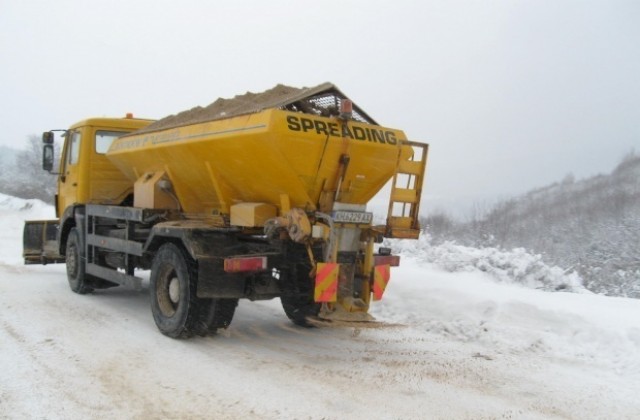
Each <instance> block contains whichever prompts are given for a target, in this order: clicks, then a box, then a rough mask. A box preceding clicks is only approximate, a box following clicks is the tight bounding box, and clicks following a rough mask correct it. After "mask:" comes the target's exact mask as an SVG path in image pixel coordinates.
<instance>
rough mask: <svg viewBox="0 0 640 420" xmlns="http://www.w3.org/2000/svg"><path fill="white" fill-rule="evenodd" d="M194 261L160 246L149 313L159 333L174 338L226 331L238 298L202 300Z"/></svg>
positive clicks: (176, 249)
mask: <svg viewBox="0 0 640 420" xmlns="http://www.w3.org/2000/svg"><path fill="white" fill-rule="evenodd" d="M197 281H198V273H197V269H196V266H195V262H194V261H193V260H192V259H191V257H190V256H189V255H188V254H187V253H186V251H184V250H183V249H182V248H180V247H179V246H177V245H175V244H172V243H168V244H164V245H162V246H161V247H160V249H159V250H158V252H157V253H156V255H155V257H154V258H153V263H152V264H151V281H150V285H149V293H150V295H151V312H152V313H153V319H154V321H155V322H156V325H157V326H158V329H159V330H160V332H162V333H163V334H164V335H167V336H169V337H173V338H188V337H191V336H193V335H202V336H204V335H207V334H213V333H215V332H216V331H217V330H218V328H227V327H228V326H229V324H230V323H231V320H232V319H233V315H234V313H235V309H236V306H237V305H238V299H202V298H198V297H197V295H196V287H197Z"/></svg>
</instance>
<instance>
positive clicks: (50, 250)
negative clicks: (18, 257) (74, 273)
mask: <svg viewBox="0 0 640 420" xmlns="http://www.w3.org/2000/svg"><path fill="white" fill-rule="evenodd" d="M58 230H59V224H58V220H30V221H26V222H25V225H24V232H23V236H22V256H23V258H24V263H25V264H55V263H63V262H64V261H65V259H64V257H63V256H62V255H60V253H59V251H58V241H57V237H58Z"/></svg>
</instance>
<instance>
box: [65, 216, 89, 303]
mask: <svg viewBox="0 0 640 420" xmlns="http://www.w3.org/2000/svg"><path fill="white" fill-rule="evenodd" d="M65 260H66V265H67V280H68V281H69V288H71V291H73V292H74V293H78V294H80V295H84V294H87V293H91V292H93V287H91V286H90V283H91V280H90V279H89V278H88V277H89V276H88V275H87V274H86V273H85V264H84V262H83V260H82V245H81V242H80V234H79V233H78V229H77V228H75V227H73V228H71V230H70V231H69V236H68V237H67V248H66V252H65Z"/></svg>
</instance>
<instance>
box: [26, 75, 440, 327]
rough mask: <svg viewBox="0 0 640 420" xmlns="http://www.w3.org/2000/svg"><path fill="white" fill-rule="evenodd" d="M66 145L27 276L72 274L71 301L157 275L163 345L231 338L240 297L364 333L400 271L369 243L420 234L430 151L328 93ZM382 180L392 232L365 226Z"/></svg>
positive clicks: (303, 319)
mask: <svg viewBox="0 0 640 420" xmlns="http://www.w3.org/2000/svg"><path fill="white" fill-rule="evenodd" d="M63 133H64V138H65V145H64V148H63V152H62V157H61V159H60V169H59V170H58V172H57V173H58V196H57V200H56V212H57V214H56V215H57V217H58V219H57V220H54V221H31V222H28V223H27V225H26V226H25V233H24V258H25V263H27V264H47V263H55V262H61V261H64V262H66V266H67V275H68V280H69V284H70V287H71V289H72V290H73V291H74V292H76V293H80V294H83V293H88V292H91V291H93V290H95V289H100V288H106V287H112V286H117V285H124V286H129V287H133V288H136V289H140V288H141V283H142V279H141V278H140V277H139V276H138V275H137V274H136V272H135V270H137V269H142V270H145V269H146V270H148V269H150V270H151V274H150V284H149V289H150V294H151V307H152V313H153V316H154V319H155V322H156V325H157V326H158V328H159V329H160V331H161V332H162V333H163V334H165V335H168V336H171V337H188V336H191V335H194V334H199V335H203V334H206V333H209V332H215V331H216V330H217V329H218V328H226V327H227V326H228V325H229V323H230V322H231V319H232V318H233V314H234V311H235V307H236V305H237V302H238V299H249V300H263V299H272V298H280V300H281V302H282V306H283V309H284V312H285V313H286V315H287V316H288V317H289V318H290V319H291V320H292V321H293V322H294V323H296V324H298V325H301V326H312V325H317V324H318V322H321V323H322V324H331V323H332V322H335V323H336V324H338V325H345V324H352V325H358V324H361V323H367V322H371V321H373V318H372V317H371V315H369V313H368V311H369V307H370V303H371V301H372V300H379V299H381V298H382V296H383V293H384V290H385V287H386V285H387V283H388V281H389V279H390V267H392V266H397V265H398V264H399V256H396V255H392V254H391V250H390V249H387V248H383V247H378V248H377V249H376V246H375V244H379V243H381V242H382V239H383V238H384V237H387V238H405V239H417V238H418V235H419V233H420V226H419V224H418V211H419V205H420V194H421V191H422V185H423V180H424V173H425V166H426V160H427V153H428V145H427V144H424V143H419V142H413V141H409V140H407V138H406V136H405V134H404V133H403V132H402V131H400V130H396V129H391V128H386V127H383V126H380V125H378V124H377V123H376V121H375V120H373V119H372V118H371V117H370V116H369V115H367V114H366V113H365V112H364V111H363V110H362V109H360V108H359V107H358V106H357V105H356V104H354V103H353V102H352V101H351V100H350V99H349V98H347V96H346V95H344V94H343V93H342V92H341V91H340V90H339V89H338V88H337V87H335V86H334V85H332V84H330V83H325V84H322V85H320V86H317V87H314V88H302V89H298V88H292V87H288V86H283V85H278V86H276V87H275V88H273V89H271V90H268V91H266V92H262V93H258V94H254V93H247V94H245V95H239V96H236V97H235V98H232V99H218V100H217V101H216V102H214V103H212V104H211V105H209V106H208V107H205V108H200V107H197V108H194V109H191V110H189V111H185V112H182V113H179V114H176V115H172V116H169V117H167V118H164V119H161V120H158V121H155V122H154V121H150V120H140V119H135V118H133V117H132V116H130V115H129V116H127V118H113V119H106V118H94V119H88V120H84V121H81V122H80V123H78V124H75V125H74V126H72V127H71V128H70V129H68V130H65V131H63ZM53 136H54V135H53V132H46V133H44V135H43V141H44V143H45V144H44V154H43V166H44V167H45V169H47V170H49V171H50V172H51V171H52V168H53V146H52V143H53ZM390 180H391V182H392V185H391V190H390V199H389V208H388V215H387V218H386V224H384V225H374V224H373V214H372V213H371V212H367V209H366V205H367V203H368V202H369V201H370V200H371V199H372V197H373V196H374V195H376V194H377V193H378V192H379V191H380V190H381V189H382V188H383V187H384V186H385V184H387V183H388V182H389V181H390ZM52 226H53V227H52Z"/></svg>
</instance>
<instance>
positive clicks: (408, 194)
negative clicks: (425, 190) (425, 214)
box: [391, 188, 417, 203]
mask: <svg viewBox="0 0 640 420" xmlns="http://www.w3.org/2000/svg"><path fill="white" fill-rule="evenodd" d="M416 200H417V194H416V190H412V189H407V188H396V189H394V190H393V191H392V192H391V201H393V202H395V203H415V202H416Z"/></svg>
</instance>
